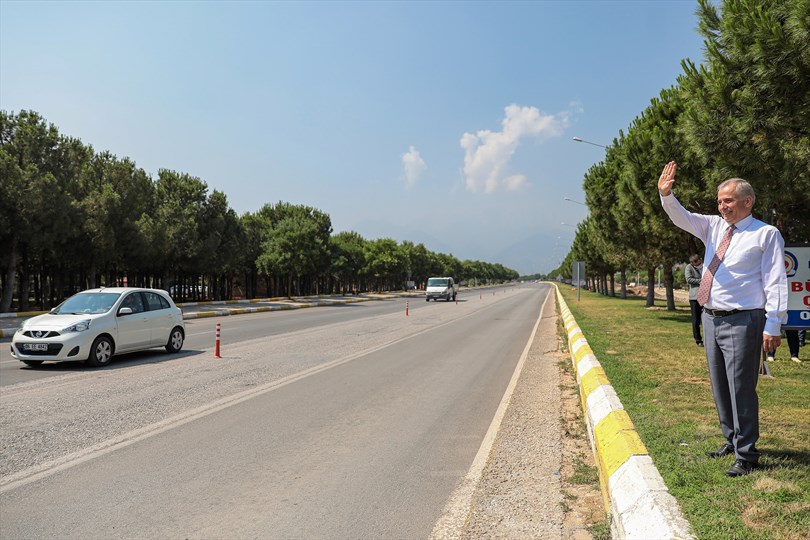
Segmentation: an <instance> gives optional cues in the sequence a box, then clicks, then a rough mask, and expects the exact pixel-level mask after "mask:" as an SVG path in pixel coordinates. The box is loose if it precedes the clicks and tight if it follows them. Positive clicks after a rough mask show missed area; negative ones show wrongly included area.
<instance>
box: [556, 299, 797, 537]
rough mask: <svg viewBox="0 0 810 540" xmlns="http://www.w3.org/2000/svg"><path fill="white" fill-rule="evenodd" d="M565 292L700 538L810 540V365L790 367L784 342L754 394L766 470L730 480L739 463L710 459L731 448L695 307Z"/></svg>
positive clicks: (668, 483) (758, 445)
mask: <svg viewBox="0 0 810 540" xmlns="http://www.w3.org/2000/svg"><path fill="white" fill-rule="evenodd" d="M560 290H561V291H562V293H563V297H564V298H565V301H566V303H567V304H568V307H569V308H570V309H571V311H572V312H573V314H574V317H575V318H576V320H577V323H578V324H579V326H580V328H581V329H582V331H583V332H584V334H585V337H586V338H587V340H588V343H589V344H590V346H591V348H592V349H593V351H594V354H595V355H596V357H597V358H598V359H599V362H600V363H601V364H602V366H603V367H604V369H605V371H606V373H607V375H608V378H609V379H610V381H611V384H612V385H613V387H614V388H615V390H616V392H617V393H618V395H619V397H620V398H621V400H622V403H623V404H624V407H625V409H627V411H628V413H629V414H630V418H631V419H632V420H633V423H634V424H635V426H636V430H637V431H638V433H639V435H640V436H641V438H642V440H643V441H644V444H645V445H646V446H647V449H648V450H649V452H650V456H651V457H652V459H653V461H654V462H655V464H656V466H657V467H658V470H659V471H660V472H661V475H662V476H663V477H664V481H665V482H666V484H667V487H668V488H669V490H670V492H671V493H672V494H673V495H674V496H675V497H676V498H677V500H678V502H679V503H680V505H681V509H682V510H683V512H684V515H685V516H686V518H687V519H688V520H689V522H690V523H691V524H692V527H693V528H694V531H695V534H696V535H697V536H698V538H701V539H707V540H708V539H745V540H766V539H774V540H777V539H806V538H808V537H810V361H808V362H805V363H803V364H796V363H794V362H791V361H790V360H789V359H788V358H787V357H788V353H787V343H786V340H782V346H781V347H780V349H779V351H778V352H777V355H776V356H777V361H776V362H771V363H770V368H771V373H772V375H773V376H774V378H772V379H770V378H760V381H759V385H758V387H757V391H758V394H759V404H760V439H759V442H758V444H757V447H758V448H759V450H760V451H761V452H762V459H761V460H760V465H761V467H762V468H761V469H760V470H758V471H756V472H755V473H753V474H751V475H749V476H746V477H742V478H727V477H726V476H725V475H724V473H725V472H726V470H727V469H728V467H729V466H730V465H731V463H732V459H733V458H731V457H729V458H724V459H719V460H711V459H709V458H707V457H706V456H705V455H704V453H705V452H707V451H709V450H714V449H716V448H718V447H719V446H720V445H721V444H722V443H723V442H724V441H723V437H722V435H721V433H720V426H719V424H718V420H717V411H716V409H715V407H714V401H713V400H712V393H711V388H710V385H709V379H708V373H707V369H706V358H705V355H704V351H703V349H700V348H698V347H696V346H695V343H694V340H693V338H692V328H691V319H690V315H689V307H688V305H683V304H678V310H676V311H674V312H673V311H666V310H664V309H662V308H661V307H659V308H658V309H647V308H645V302H644V299H643V298H628V299H627V300H621V299H619V298H608V297H604V296H601V295H598V294H596V293H590V292H587V291H582V293H581V300H580V301H579V302H577V296H576V289H572V288H571V287H565V286H563V287H561V288H560ZM656 303H657V305H658V306H664V305H665V304H664V302H663V301H657V302H656ZM800 356H801V357H803V358H806V359H807V358H808V357H810V347H805V348H803V349H802V350H801V355H800Z"/></svg>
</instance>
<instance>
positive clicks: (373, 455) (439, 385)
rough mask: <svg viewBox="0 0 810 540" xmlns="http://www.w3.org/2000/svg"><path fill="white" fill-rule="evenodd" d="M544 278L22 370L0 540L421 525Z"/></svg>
mask: <svg viewBox="0 0 810 540" xmlns="http://www.w3.org/2000/svg"><path fill="white" fill-rule="evenodd" d="M548 293H549V287H548V286H531V287H523V288H520V289H512V290H509V291H508V292H505V291H503V290H498V291H497V292H496V294H494V295H490V294H491V291H490V294H483V295H482V296H479V294H481V293H479V292H477V291H476V292H474V293H468V294H466V295H464V296H461V297H459V303H458V305H455V304H453V303H443V302H440V303H433V302H431V303H425V302H424V300H421V301H418V302H414V301H411V302H410V306H409V307H410V309H409V311H410V314H409V316H408V317H405V314H404V301H400V300H393V301H383V302H369V303H363V304H354V305H349V306H343V307H332V308H317V309H306V310H301V311H289V312H278V313H261V314H255V315H241V316H238V317H225V318H222V319H202V320H196V321H188V323H189V324H188V326H187V328H188V332H187V333H188V338H187V341H186V348H187V349H186V353H185V354H181V355H171V356H170V355H166V354H164V353H161V352H148V353H139V354H138V355H129V357H122V358H121V359H119V360H117V361H116V362H115V363H114V364H113V365H112V366H111V367H110V368H108V369H105V370H93V369H89V370H88V369H86V368H83V367H81V366H78V365H77V366H67V367H64V366H63V367H60V368H58V370H48V369H47V368H46V370H30V371H33V372H36V376H34V377H31V378H30V379H29V380H27V381H22V382H19V383H18V384H13V385H9V386H6V387H4V390H3V392H2V393H0V447H2V448H3V454H2V458H0V537H2V538H131V537H153V538H154V537H158V538H271V537H272V538H292V537H298V538H300V537H307V538H311V537H318V538H425V537H427V536H428V535H429V534H430V532H431V530H432V528H433V526H434V523H435V522H436V520H437V519H438V518H439V516H440V514H441V512H442V509H443V508H444V505H445V503H446V501H447V499H448V497H449V496H450V494H451V493H452V491H453V489H454V488H455V487H456V486H457V485H458V483H459V482H460V480H461V479H462V478H463V477H464V475H465V474H466V473H467V471H468V469H469V467H470V464H471V463H472V461H473V458H474V457H475V455H476V453H477V451H478V449H479V447H480V445H481V442H482V440H483V438H484V435H485V433H486V431H487V428H488V427H489V425H490V423H491V421H492V418H493V415H494V414H495V411H496V409H497V407H498V405H499V403H500V401H501V398H502V396H503V393H504V391H505V389H506V387H507V385H508V383H509V380H510V377H511V376H512V373H513V371H514V369H515V366H516V364H517V362H518V359H519V357H520V354H521V352H522V351H523V349H524V347H525V346H526V342H527V340H528V338H529V335H530V334H531V331H532V328H533V326H534V324H535V322H536V320H537V318H538V315H539V312H540V308H541V305H542V303H543V301H544V300H545V297H546V295H547V294H548ZM213 321H220V322H223V323H227V325H226V326H224V329H223V348H222V353H223V358H222V359H219V360H215V359H213V358H212V354H211V352H212V351H211V348H212V346H213V339H212V334H213V332H212V330H211V329H212V327H213ZM5 368H6V366H5V365H3V366H0V370H2V369H5ZM16 369H17V370H18V371H22V372H28V371H29V370H28V369H19V368H16ZM6 373H7V372H6V371H2V374H3V378H5V376H6ZM4 384H9V383H5V381H4Z"/></svg>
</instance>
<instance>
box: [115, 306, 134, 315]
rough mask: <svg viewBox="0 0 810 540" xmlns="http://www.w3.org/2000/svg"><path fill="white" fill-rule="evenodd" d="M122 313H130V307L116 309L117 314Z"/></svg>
mask: <svg viewBox="0 0 810 540" xmlns="http://www.w3.org/2000/svg"><path fill="white" fill-rule="evenodd" d="M122 315H132V308H131V307H122V308H121V309H119V310H118V316H119V317H120V316H122Z"/></svg>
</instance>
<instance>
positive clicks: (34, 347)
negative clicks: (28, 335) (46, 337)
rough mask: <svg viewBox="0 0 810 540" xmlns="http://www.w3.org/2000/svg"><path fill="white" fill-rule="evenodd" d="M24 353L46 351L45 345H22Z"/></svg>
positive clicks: (46, 346) (46, 345)
mask: <svg viewBox="0 0 810 540" xmlns="http://www.w3.org/2000/svg"><path fill="white" fill-rule="evenodd" d="M23 350H24V351H47V350H48V344H47V343H23Z"/></svg>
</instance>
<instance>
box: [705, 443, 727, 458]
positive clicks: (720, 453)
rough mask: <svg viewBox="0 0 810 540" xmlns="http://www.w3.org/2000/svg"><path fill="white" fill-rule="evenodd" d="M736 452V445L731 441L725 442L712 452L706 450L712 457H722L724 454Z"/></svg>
mask: <svg viewBox="0 0 810 540" xmlns="http://www.w3.org/2000/svg"><path fill="white" fill-rule="evenodd" d="M733 453H734V447H733V446H731V445H730V444H729V443H726V444H724V445H723V446H721V447H720V448H718V449H717V450H712V451H711V452H706V455H707V456H709V457H710V458H712V459H717V458H721V457H723V456H730V455H731V454H733Z"/></svg>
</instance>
